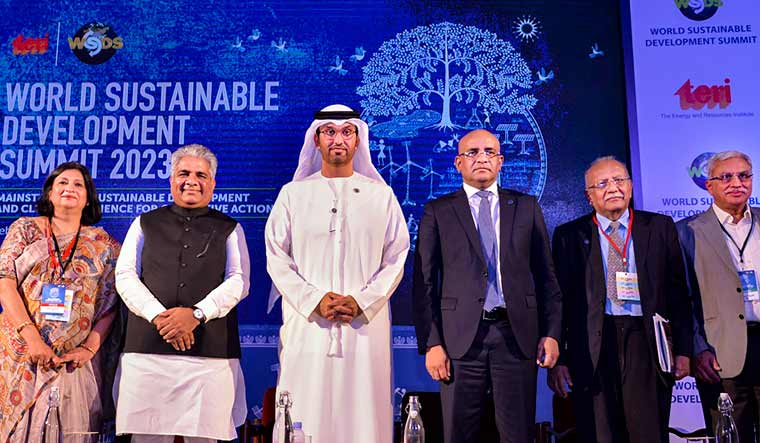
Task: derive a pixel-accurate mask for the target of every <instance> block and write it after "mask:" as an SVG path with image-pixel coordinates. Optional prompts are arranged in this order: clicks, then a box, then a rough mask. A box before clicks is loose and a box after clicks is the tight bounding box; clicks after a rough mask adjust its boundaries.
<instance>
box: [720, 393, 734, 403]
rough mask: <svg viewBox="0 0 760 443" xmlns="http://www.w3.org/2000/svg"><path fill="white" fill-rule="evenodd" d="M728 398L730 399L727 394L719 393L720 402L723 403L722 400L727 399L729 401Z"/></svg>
mask: <svg viewBox="0 0 760 443" xmlns="http://www.w3.org/2000/svg"><path fill="white" fill-rule="evenodd" d="M730 398H731V397H729V396H728V394H727V393H725V392H721V393H720V399H721V401H723V400H728V399H730Z"/></svg>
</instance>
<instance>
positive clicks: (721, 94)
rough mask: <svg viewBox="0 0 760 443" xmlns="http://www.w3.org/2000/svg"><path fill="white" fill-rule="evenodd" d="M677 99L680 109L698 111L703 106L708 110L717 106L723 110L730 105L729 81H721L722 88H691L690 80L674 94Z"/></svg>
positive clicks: (703, 86)
mask: <svg viewBox="0 0 760 443" xmlns="http://www.w3.org/2000/svg"><path fill="white" fill-rule="evenodd" d="M673 95H677V96H678V97H679V102H680V105H681V109H683V110H684V111H685V110H687V109H694V110H697V111H698V110H700V109H702V108H703V107H705V105H707V108H708V109H712V108H714V107H716V106H719V107H720V109H724V108H725V107H726V106H728V105H730V104H731V79H730V78H726V79H724V80H723V86H718V85H697V86H693V85H692V84H691V80H686V81H685V82H684V84H682V85H681V87H680V88H678V90H677V91H676V92H675V94H673Z"/></svg>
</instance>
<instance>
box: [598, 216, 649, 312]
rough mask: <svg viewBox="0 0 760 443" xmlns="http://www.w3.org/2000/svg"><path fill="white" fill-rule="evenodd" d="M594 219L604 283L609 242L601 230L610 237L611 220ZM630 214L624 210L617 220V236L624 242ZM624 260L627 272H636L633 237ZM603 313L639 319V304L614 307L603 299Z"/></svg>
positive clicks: (629, 302) (608, 300)
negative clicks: (597, 227) (597, 225)
mask: <svg viewBox="0 0 760 443" xmlns="http://www.w3.org/2000/svg"><path fill="white" fill-rule="evenodd" d="M596 219H597V221H598V222H599V246H600V247H601V248H602V266H604V281H605V282H606V281H607V255H608V254H609V251H610V242H609V240H607V237H605V236H604V234H602V230H604V232H606V233H607V235H610V231H611V230H610V223H612V220H610V219H608V218H606V217H604V216H603V215H601V214H599V213H597V214H596ZM630 220H631V213H630V211H629V210H628V209H626V210H625V212H624V213H623V215H622V216H620V218H619V219H618V221H619V222H620V227H619V228H618V234H619V235H620V237H621V238H622V241H623V242H624V241H625V237H626V235H628V227H629V226H630ZM617 246H618V248H622V247H623V245H622V244H619V245H617ZM625 258H626V259H627V261H628V269H627V271H628V272H636V255H635V254H634V253H633V235H631V239H630V240H629V241H628V250H627V251H626V253H625ZM604 300H605V301H604V313H605V314H607V315H632V316H637V317H641V316H642V313H641V302H635V301H626V302H624V303H623V304H622V305H619V306H618V305H616V304H614V303H612V302H611V301H610V299H609V298H605V299H604Z"/></svg>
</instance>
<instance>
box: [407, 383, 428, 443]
mask: <svg viewBox="0 0 760 443" xmlns="http://www.w3.org/2000/svg"><path fill="white" fill-rule="evenodd" d="M420 409H422V405H421V404H420V400H419V398H418V397H417V396H416V395H410V396H409V403H408V404H407V405H406V412H408V413H409V416H408V417H407V418H406V425H404V443H425V427H424V426H423V425H422V416H420Z"/></svg>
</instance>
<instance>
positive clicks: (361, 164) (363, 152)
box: [293, 105, 385, 184]
mask: <svg viewBox="0 0 760 443" xmlns="http://www.w3.org/2000/svg"><path fill="white" fill-rule="evenodd" d="M320 112H355V111H354V110H353V109H351V108H349V107H348V106H345V105H330V106H328V107H326V108H323V109H322V110H321V111H320ZM328 123H332V124H334V125H336V126H341V125H343V124H345V123H351V124H352V125H355V126H356V128H357V130H358V131H359V134H358V135H359V146H357V148H356V154H354V161H353V164H354V171H356V172H358V173H359V174H361V175H363V176H365V177H369V178H371V179H373V180H377V181H379V182H381V183H383V184H385V180H383V177H382V176H381V175H380V173H379V172H377V169H375V165H373V164H372V157H371V156H370V153H369V126H367V123H365V122H364V121H363V120H360V119H358V118H349V119H344V120H331V119H325V120H321V119H320V120H318V119H315V120H314V121H313V122H312V123H311V126H309V129H308V130H307V131H306V135H305V136H304V139H303V147H302V148H301V155H300V156H299V157H298V168H296V172H295V174H293V181H300V180H304V179H305V178H306V177H308V176H310V175H312V174H314V173H315V172H318V171H321V170H322V154H320V152H319V149H318V148H317V145H316V143H314V136H315V135H316V134H317V129H319V127H320V126H322V125H326V124H328Z"/></svg>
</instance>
